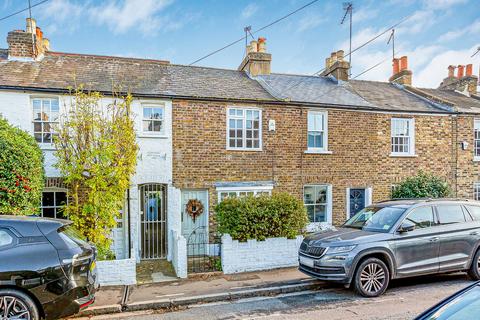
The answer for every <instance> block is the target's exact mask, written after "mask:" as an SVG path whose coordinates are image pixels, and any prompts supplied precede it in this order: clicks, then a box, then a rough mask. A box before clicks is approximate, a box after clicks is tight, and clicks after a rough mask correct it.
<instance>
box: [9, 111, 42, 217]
mask: <svg viewBox="0 0 480 320" xmlns="http://www.w3.org/2000/svg"><path fill="white" fill-rule="evenodd" d="M43 186H44V169H43V154H42V151H41V150H40V148H39V147H38V144H37V142H36V141H35V139H34V138H33V137H32V136H31V135H29V134H28V133H27V132H25V131H23V130H21V129H19V128H16V127H13V126H11V125H10V124H9V123H8V122H7V120H5V119H2V118H0V214H18V215H22V214H23V215H25V214H35V213H38V212H39V208H40V201H41V197H42V189H43Z"/></svg>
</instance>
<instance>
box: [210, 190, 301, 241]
mask: <svg viewBox="0 0 480 320" xmlns="http://www.w3.org/2000/svg"><path fill="white" fill-rule="evenodd" d="M215 213H216V220H217V224H218V232H220V233H222V234H225V233H228V234H230V236H231V237H232V238H233V239H235V240H240V241H246V240H248V239H257V240H265V239H266V238H273V237H287V238H289V239H293V238H295V236H297V235H298V234H300V233H301V232H302V229H303V228H305V226H306V224H307V223H308V217H307V212H306V210H305V207H304V205H303V202H302V201H301V200H299V199H297V198H296V197H294V196H292V195H290V194H288V193H274V194H273V195H261V196H258V197H254V196H247V197H240V198H226V199H224V200H223V201H222V202H220V203H219V204H217V205H216V206H215Z"/></svg>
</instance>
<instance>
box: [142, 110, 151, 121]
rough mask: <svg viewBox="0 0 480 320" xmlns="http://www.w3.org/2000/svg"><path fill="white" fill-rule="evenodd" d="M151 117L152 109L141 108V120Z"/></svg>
mask: <svg viewBox="0 0 480 320" xmlns="http://www.w3.org/2000/svg"><path fill="white" fill-rule="evenodd" d="M151 117H152V108H143V118H144V119H150V118H151Z"/></svg>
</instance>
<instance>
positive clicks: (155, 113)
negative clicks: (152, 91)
mask: <svg viewBox="0 0 480 320" xmlns="http://www.w3.org/2000/svg"><path fill="white" fill-rule="evenodd" d="M152 119H163V109H162V108H154V109H153V110H152Z"/></svg>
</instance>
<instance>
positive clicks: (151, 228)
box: [139, 183, 167, 259]
mask: <svg viewBox="0 0 480 320" xmlns="http://www.w3.org/2000/svg"><path fill="white" fill-rule="evenodd" d="M139 200H140V232H141V234H140V239H141V258H142V259H165V258H166V257H167V212H166V203H165V200H166V188H165V186H164V185H162V184H156V183H155V184H144V185H141V186H140V199H139Z"/></svg>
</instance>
